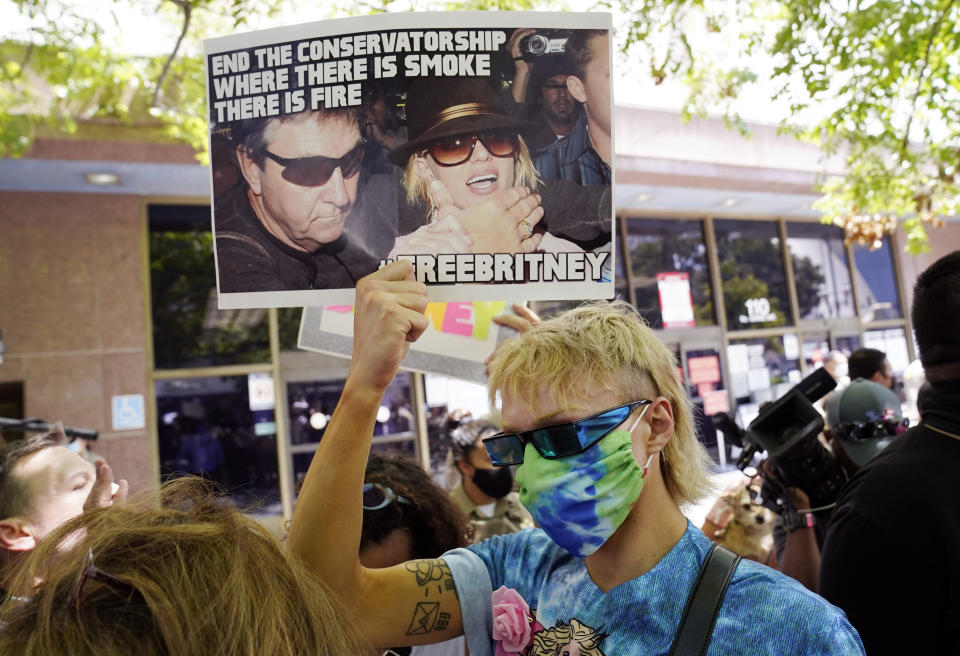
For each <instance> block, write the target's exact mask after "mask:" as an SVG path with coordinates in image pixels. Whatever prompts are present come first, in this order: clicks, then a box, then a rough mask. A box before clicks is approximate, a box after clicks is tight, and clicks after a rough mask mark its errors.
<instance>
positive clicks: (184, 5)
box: [150, 0, 952, 107]
mask: <svg viewBox="0 0 960 656" xmlns="http://www.w3.org/2000/svg"><path fill="white" fill-rule="evenodd" d="M951 1H952V0H951ZM170 2H172V3H173V4H175V5H177V6H178V7H180V9H182V10H183V29H181V30H180V36H178V37H177V43H176V45H174V46H173V52H171V53H170V56H169V57H167V61H166V63H165V64H164V65H163V70H162V71H160V76H159V77H158V78H157V86H156V88H155V89H154V90H153V98H152V99H151V100H150V106H151V107H156V106H157V97H158V96H159V95H160V89H162V88H163V79H164V78H165V77H166V76H167V73H169V72H170V66H171V65H172V64H173V60H174V59H176V58H177V52H178V51H179V50H180V44H181V43H183V39H184V37H186V36H187V28H189V27H190V12H191V10H192V7H191V5H190V2H189V0H170Z"/></svg>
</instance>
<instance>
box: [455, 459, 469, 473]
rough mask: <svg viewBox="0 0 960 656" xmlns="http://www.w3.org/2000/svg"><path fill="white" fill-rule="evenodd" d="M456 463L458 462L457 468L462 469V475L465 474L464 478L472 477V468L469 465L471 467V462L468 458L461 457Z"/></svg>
mask: <svg viewBox="0 0 960 656" xmlns="http://www.w3.org/2000/svg"><path fill="white" fill-rule="evenodd" d="M456 463H457V469H458V470H460V475H461V476H463V477H464V478H470V473H469V472H470V470H469V469H468V467H470V464H469V463H468V462H467V461H466V459H465V458H461V459H459V460H457V461H456Z"/></svg>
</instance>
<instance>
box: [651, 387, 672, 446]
mask: <svg viewBox="0 0 960 656" xmlns="http://www.w3.org/2000/svg"><path fill="white" fill-rule="evenodd" d="M645 419H646V421H647V423H649V424H650V434H649V435H648V436H647V443H646V447H647V448H646V452H647V453H648V454H649V453H657V452H659V451H662V450H663V448H664V447H665V446H667V442H669V441H670V439H671V438H672V437H673V425H674V421H673V405H671V403H670V400H669V399H667V398H665V397H663V396H658V397H657V398H656V399H654V401H653V403H652V404H651V405H650V408H649V409H648V410H647V412H646V417H645Z"/></svg>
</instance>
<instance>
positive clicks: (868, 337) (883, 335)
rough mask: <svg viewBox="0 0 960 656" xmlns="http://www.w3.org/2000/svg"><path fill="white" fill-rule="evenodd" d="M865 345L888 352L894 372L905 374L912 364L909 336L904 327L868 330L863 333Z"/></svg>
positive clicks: (888, 358)
mask: <svg viewBox="0 0 960 656" xmlns="http://www.w3.org/2000/svg"><path fill="white" fill-rule="evenodd" d="M863 345H864V347H866V348H873V349H877V350H878V351H883V352H884V353H886V354H887V360H889V361H890V366H891V367H893V373H894V374H897V375H900V374H903V372H904V370H906V368H907V365H909V364H910V355H909V353H908V351H907V338H906V336H905V334H904V332H903V328H888V329H886V330H868V331H866V332H865V333H863Z"/></svg>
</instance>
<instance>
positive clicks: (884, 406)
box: [764, 379, 906, 592]
mask: <svg viewBox="0 0 960 656" xmlns="http://www.w3.org/2000/svg"><path fill="white" fill-rule="evenodd" d="M827 426H828V427H827V428H826V430H824V436H825V437H826V438H827V442H828V443H829V444H830V447H831V450H832V452H833V457H834V459H835V460H836V462H837V463H838V464H839V465H840V467H841V469H842V470H843V472H844V474H845V475H846V477H848V478H849V477H850V476H853V474H855V473H856V472H858V471H859V470H860V469H861V468H862V467H864V466H865V465H866V464H867V463H868V462H870V461H871V460H872V459H873V458H874V457H876V456H877V455H878V454H879V453H880V452H881V451H883V449H884V448H886V446H887V445H888V444H889V443H890V442H891V441H892V440H893V438H894V437H896V436H897V435H899V434H900V433H902V432H903V431H904V430H906V421H905V420H904V419H902V413H901V410H900V402H899V400H898V399H897V397H896V395H895V394H893V392H891V391H890V390H889V389H887V388H886V387H883V386H882V385H878V384H877V383H874V382H871V381H868V380H863V379H857V380H855V381H853V382H852V383H850V385H848V386H847V387H846V388H845V389H843V390H842V391H839V392H835V393H834V394H833V395H831V398H830V399H829V400H828V402H827ZM772 469H773V467H771V466H770V465H769V464H768V463H765V465H764V474H765V476H770V475H771V473H772V472H771V470H772ZM781 484H782V485H783V486H784V487H785V488H786V491H787V494H788V498H789V501H790V503H788V504H787V505H786V507H785V508H784V512H783V513H782V514H781V519H780V520H779V521H777V523H776V524H774V542H775V544H776V549H777V561H778V565H779V567H778V569H779V570H780V571H781V572H783V573H784V574H787V575H788V576H792V577H793V578H795V579H797V580H798V581H800V582H801V583H803V584H804V585H805V586H806V587H807V588H809V589H810V590H812V591H813V592H817V590H818V578H819V573H820V547H821V544H822V543H823V539H824V537H825V535H826V525H827V523H828V522H829V519H830V512H832V507H833V505H834V504H833V503H831V504H829V507H828V508H823V509H822V511H821V514H819V515H818V514H817V509H816V508H815V507H814V506H813V505H812V504H811V501H810V497H809V496H808V494H807V492H808V491H809V490H804V489H803V487H802V486H803V483H802V482H800V481H796V480H784V481H781Z"/></svg>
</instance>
